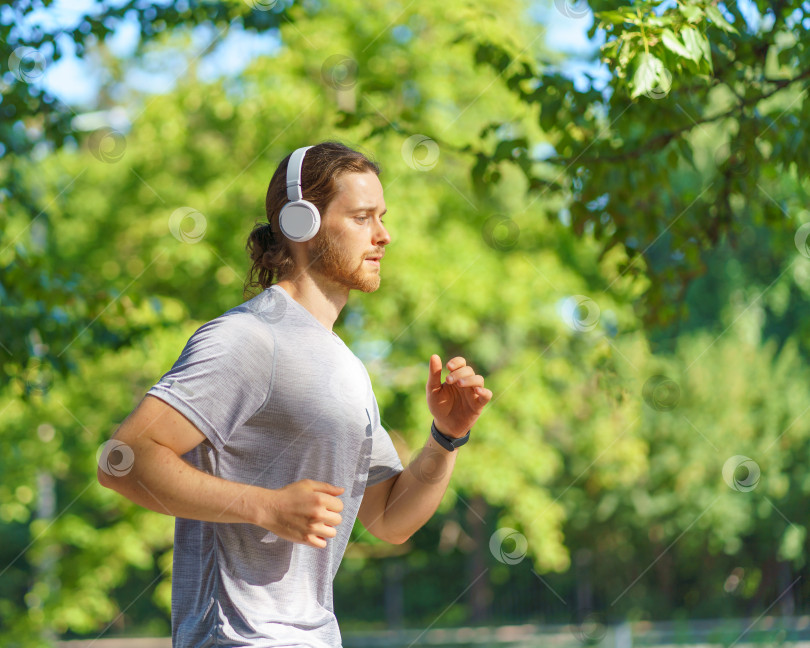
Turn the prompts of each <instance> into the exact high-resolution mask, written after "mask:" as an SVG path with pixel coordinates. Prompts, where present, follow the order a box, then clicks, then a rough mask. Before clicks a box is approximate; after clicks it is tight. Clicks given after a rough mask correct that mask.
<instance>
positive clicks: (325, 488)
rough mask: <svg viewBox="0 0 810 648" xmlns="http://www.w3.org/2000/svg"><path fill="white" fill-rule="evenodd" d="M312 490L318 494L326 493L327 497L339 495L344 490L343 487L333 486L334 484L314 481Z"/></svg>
mask: <svg viewBox="0 0 810 648" xmlns="http://www.w3.org/2000/svg"><path fill="white" fill-rule="evenodd" d="M312 488H313V490H315V491H317V492H319V493H327V494H329V495H340V494H341V493H342V492H343V491H344V490H346V489H345V488H344V487H343V486H335V485H334V484H330V483H328V482H321V481H314V482H313V486H312Z"/></svg>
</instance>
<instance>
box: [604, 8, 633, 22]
mask: <svg viewBox="0 0 810 648" xmlns="http://www.w3.org/2000/svg"><path fill="white" fill-rule="evenodd" d="M595 16H596V18H597V20H599V22H600V23H602V24H605V23H609V24H611V25H621V24H623V23H626V22H633V17H634V16H633V15H630V16H628V15H627V13H626V12H623V11H600V12H599V13H597V14H595Z"/></svg>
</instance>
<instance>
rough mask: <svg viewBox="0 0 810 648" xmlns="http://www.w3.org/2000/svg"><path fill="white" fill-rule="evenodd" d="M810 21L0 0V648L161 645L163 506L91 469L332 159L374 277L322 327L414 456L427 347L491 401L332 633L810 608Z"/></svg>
mask: <svg viewBox="0 0 810 648" xmlns="http://www.w3.org/2000/svg"><path fill="white" fill-rule="evenodd" d="M808 29H810V3H808V2H797V1H793V2H776V3H773V2H763V1H759V0H757V1H755V2H752V1H751V0H745V2H705V1H700V0H699V1H694V2H692V1H690V0H683V1H680V2H669V1H666V2H659V1H650V0H639V1H637V2H632V3H630V4H621V3H619V4H617V3H608V2H604V1H602V0H594V1H593V2H590V3H589V4H586V3H585V2H582V1H580V2H576V3H574V2H566V1H565V0H554V1H553V2H542V3H536V4H535V3H525V2H512V1H508V0H491V1H490V2H486V3H485V2H471V1H466V0H443V1H441V2H435V1H433V0H423V1H422V2H419V3H413V2H411V3H410V4H404V3H390V2H383V1H381V0H370V1H369V2H366V3H362V4H358V3H353V2H348V1H346V0H335V1H327V0H303V1H301V2H292V1H290V0H255V1H243V0H230V1H217V2H202V1H200V2H198V1H190V0H181V1H180V2H175V3H170V2H164V3H154V2H150V1H147V0H117V1H115V2H112V1H104V2H99V1H97V2H93V1H92V0H87V1H86V2H81V3H70V2H63V3H51V2H48V1H39V2H28V1H14V2H11V3H7V4H6V5H4V6H3V7H1V8H0V32H2V33H0V36H1V37H2V43H1V44H0V47H2V56H0V65H2V70H1V71H0V74H2V76H1V77H0V88H1V89H2V102H0V186H2V189H0V309H1V310H0V327H1V328H0V367H1V368H2V371H0V442H2V448H3V452H2V453H0V475H1V476H2V477H1V478H0V479H1V480H2V481H1V483H0V537H2V543H1V544H0V643H2V645H4V646H35V645H48V644H49V643H50V642H52V641H54V640H56V639H59V638H62V639H69V638H77V637H89V638H96V637H108V636H138V635H155V636H160V635H164V636H165V635H168V634H169V632H170V615H169V603H170V579H171V552H172V548H171V547H172V530H173V519H171V518H169V517H167V516H162V515H160V514H158V513H154V512H151V511H147V510H145V509H142V508H140V507H138V506H136V505H134V504H132V503H131V502H129V501H128V500H126V499H124V498H123V497H121V496H120V495H118V494H117V493H115V492H113V491H110V490H106V489H104V488H103V487H101V486H100V485H99V484H98V483H97V481H96V476H95V475H96V462H97V454H98V451H99V449H100V447H101V445H102V444H103V443H104V441H106V440H107V439H108V438H109V437H110V435H111V434H112V433H113V431H114V430H115V428H116V427H117V425H119V424H120V423H121V421H122V420H123V419H124V418H125V417H126V416H127V415H128V414H129V412H130V411H131V410H132V409H133V408H134V407H135V405H136V404H137V403H138V402H139V401H140V399H141V398H142V397H143V395H144V393H145V391H146V390H147V389H148V388H149V387H150V386H151V385H152V384H154V383H155V382H156V381H157V379H158V378H159V377H160V376H161V375H162V374H163V373H164V372H165V371H166V370H167V369H168V368H169V367H170V366H171V365H172V363H173V362H174V360H175V359H176V358H177V356H178V355H179V353H180V351H181V349H182V346H183V344H184V343H185V341H186V340H187V339H188V337H189V336H190V335H191V333H192V332H193V331H194V330H195V329H196V328H197V327H198V326H200V325H201V324H202V323H204V322H205V321H207V320H210V319H212V318H214V317H216V316H218V315H219V314H221V313H222V312H224V311H225V310H227V309H229V308H231V307H233V306H236V305H237V304H239V303H241V301H243V299H244V297H243V281H244V279H245V275H246V272H247V269H248V263H247V256H246V253H245V249H244V246H245V240H246V236H247V233H248V232H249V231H250V229H251V227H252V225H253V224H254V223H255V222H257V221H260V220H263V219H264V195H265V191H266V188H267V183H268V182H269V179H270V176H271V175H272V173H273V171H274V170H275V168H276V166H277V165H278V163H279V162H280V161H281V159H283V157H284V156H286V155H287V154H288V153H290V152H291V151H292V150H293V149H295V148H297V147H299V146H303V145H307V144H312V143H316V142H318V141H323V140H326V139H336V140H339V141H341V142H343V143H345V144H347V145H349V146H352V147H354V148H357V149H359V150H361V151H363V152H365V153H366V154H367V155H369V156H370V157H371V158H372V159H374V160H376V161H377V162H378V163H379V164H380V166H381V167H382V174H381V177H380V178H381V181H382V184H383V187H384V190H385V199H386V204H387V206H388V209H389V213H388V214H387V215H386V225H387V227H388V229H389V231H390V233H391V236H392V243H391V244H390V246H389V247H388V250H387V254H386V259H385V263H384V264H383V268H382V270H381V273H382V279H383V280H382V285H381V288H380V289H379V290H378V291H377V292H375V293H371V294H363V293H352V295H351V296H350V299H349V303H348V305H347V307H346V308H345V309H344V311H343V312H342V314H341V317H340V319H339V320H338V322H337V323H336V331H337V332H338V333H339V334H340V335H341V337H342V338H343V339H344V340H345V341H346V342H347V344H348V345H349V346H350V347H351V348H352V350H353V351H354V352H355V353H356V354H357V355H358V356H359V357H360V358H361V359H362V360H363V361H364V363H365V364H366V366H367V367H368V370H369V373H370V375H371V378H372V383H373V386H374V390H375V394H376V396H377V400H378V401H379V404H380V408H381V414H382V418H383V423H384V425H385V427H386V429H388V430H389V432H390V434H391V437H392V439H393V440H394V443H395V445H396V447H397V450H398V451H399V453H400V456H401V457H402V460H403V463H406V464H407V462H408V461H409V460H410V458H411V457H412V456H413V455H414V453H415V452H416V451H417V450H418V449H419V448H420V447H421V446H422V444H423V443H424V441H425V440H426V438H427V430H429V427H430V414H429V412H428V410H427V407H426V404H425V396H424V384H425V381H426V379H427V365H428V360H429V358H430V355H431V354H432V353H438V354H439V355H440V356H441V357H442V360H443V362H446V361H447V360H448V359H450V358H451V357H453V356H455V355H463V356H464V357H465V358H466V359H467V362H468V364H470V365H472V366H473V367H474V368H475V369H476V371H477V373H480V374H482V375H483V376H484V377H485V379H486V384H487V387H489V389H491V390H492V391H493V392H494V398H493V400H492V402H491V403H490V405H489V406H488V407H487V409H486V411H485V413H484V414H483V415H482V417H481V419H480V420H479V422H478V423H477V424H476V426H475V429H474V431H473V434H472V435H471V442H470V443H469V444H468V445H466V446H465V447H464V448H463V449H462V450H461V451H460V456H459V460H458V463H457V466H456V470H455V473H454V476H453V480H452V482H451V487H450V489H449V490H448V492H447V495H446V496H445V498H444V501H443V503H442V505H441V507H440V509H439V511H438V512H437V514H436V515H435V516H434V517H433V518H432V519H431V521H430V522H429V523H428V524H427V525H426V526H425V527H424V528H423V529H421V530H420V531H419V532H417V533H416V534H415V535H414V536H413V538H411V540H409V541H408V542H407V543H406V544H404V545H401V546H393V545H386V544H384V543H381V542H378V541H376V540H375V539H374V538H373V537H372V536H370V534H368V533H366V532H365V531H364V529H363V528H362V525H360V523H359V522H358V523H357V524H356V526H355V529H354V531H353V541H352V543H351V544H350V546H349V548H348V550H347V553H346V556H345V558H344V561H343V564H342V567H341V570H340V572H339V573H338V575H337V578H336V580H335V607H336V614H337V617H338V620H339V622H340V625H341V629H342V631H343V632H344V633H350V632H352V631H356V630H363V629H367V630H370V629H384V628H422V629H424V628H428V627H436V628H438V627H453V626H461V625H497V624H515V623H524V622H528V623H537V624H541V625H542V624H568V625H569V626H570V627H571V628H574V630H575V635H576V636H577V638H578V639H579V640H581V641H582V643H589V642H591V641H596V640H599V639H601V638H602V636H603V635H604V633H605V629H606V627H607V626H610V625H613V624H618V623H621V622H624V621H642V620H655V621H684V620H690V621H698V620H700V619H719V618H738V617H751V618H754V617H757V616H758V615H764V614H770V615H784V616H794V615H800V614H802V613H808V612H810V610H808V606H807V602H806V601H807V600H808V596H810V583H808V576H810V572H809V571H808V565H807V564H806V557H807V549H808V538H807V525H808V514H807V512H806V511H807V506H806V497H807V495H808V493H810V473H808V470H807V465H808V458H810V455H809V454H808V451H810V425H809V424H808V423H809V420H808V415H807V411H808V409H810V399H809V398H808V397H809V396H810V387H809V385H810V380H809V379H810V369H808V365H807V359H808V355H810V337H809V336H808V321H810V320H808V315H810V309H809V308H808V304H807V294H808V292H809V291H810V249H809V248H808V246H807V245H806V240H807V237H808V234H809V233H810V225H807V223H809V222H810V211H808V208H807V190H808V170H810V142H808V136H807V131H806V124H807V123H808V122H810V102H808V99H807V89H808V84H810V53H808V47H807V44H808V42H810V41H809V40H808ZM74 86H75V87H74ZM71 88H73V89H74V90H77V91H78V90H83V92H84V95H81V93H78V94H75V95H71V94H70V90H71ZM732 639H733V637H732Z"/></svg>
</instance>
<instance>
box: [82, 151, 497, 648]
mask: <svg viewBox="0 0 810 648" xmlns="http://www.w3.org/2000/svg"><path fill="white" fill-rule="evenodd" d="M288 167H289V169H288ZM379 173H380V169H379V167H378V166H377V165H376V164H375V163H374V162H372V161H370V160H369V159H368V158H367V157H365V156H364V155H362V154H361V153H359V152H357V151H354V150H352V149H350V148H348V147H346V146H344V145H342V144H340V143H337V142H322V143H320V144H318V145H315V146H311V147H304V148H302V149H298V150H296V151H295V152H293V153H292V154H290V155H288V156H287V157H286V158H285V159H284V160H283V161H282V162H281V164H280V165H279V167H278V168H277V169H276V171H275V173H274V174H273V177H272V179H271V181H270V186H269V188H268V191H267V200H266V211H267V220H268V222H267V223H264V224H261V225H257V226H256V227H255V228H254V229H253V231H252V232H251V233H250V236H249V238H248V243H247V248H248V250H249V252H250V256H251V260H252V262H253V266H252V268H251V271H250V275H249V277H248V282H247V284H248V286H255V287H258V288H260V289H261V292H259V294H257V295H256V296H255V297H253V298H251V299H249V300H247V301H246V302H244V303H243V304H241V305H240V306H236V307H235V308H232V309H231V310H229V311H227V312H226V313H224V314H223V315H221V316H219V317H217V318H215V319H213V320H211V321H210V322H208V323H206V324H204V325H203V326H201V327H200V328H199V329H198V330H197V331H196V332H195V333H194V334H193V335H192V336H191V338H190V339H189V340H188V342H187V344H186V346H185V348H184V349H183V351H182V353H181V355H180V357H179V358H178V360H177V361H176V362H175V364H174V366H173V367H172V368H171V369H170V370H169V371H168V372H167V373H166V374H165V375H164V376H163V377H162V378H161V379H160V381H159V382H158V383H157V384H156V385H154V386H153V387H152V388H151V389H150V390H149V391H148V393H147V394H146V396H145V397H144V399H143V400H142V401H141V402H140V404H139V405H138V406H137V407H136V408H135V410H134V411H133V412H132V413H131V414H130V415H129V417H127V419H126V420H125V421H124V422H123V424H122V425H121V426H120V428H119V429H118V430H117V431H116V433H115V435H114V438H113V439H114V440H113V441H110V442H108V443H107V444H105V447H104V451H103V452H102V453H101V457H100V460H99V470H98V478H99V481H100V482H101V484H103V485H104V486H106V487H108V488H112V489H114V490H116V491H117V492H119V493H121V494H122V495H124V496H126V497H127V498H129V499H131V500H132V501H133V502H135V503H137V504H139V505H141V506H144V507H147V508H149V509H152V510H154V511H158V512H160V513H165V514H168V515H172V516H175V517H176V521H175V536H174V563H173V574H172V641H173V645H174V646H175V647H176V648H185V647H195V648H203V647H208V646H261V647H262V648H269V647H276V646H278V647H280V646H287V647H290V646H307V647H310V648H338V647H339V646H341V637H340V631H339V628H338V623H337V619H336V618H335V615H334V611H333V603H332V581H333V579H334V577H335V573H336V572H337V569H338V566H339V565H340V562H341V559H342V557H343V554H344V551H345V549H346V546H347V543H348V540H349V535H350V533H351V530H352V526H353V525H354V521H355V519H356V518H359V519H360V521H361V522H362V524H363V526H364V527H365V528H366V530H367V531H368V532H369V533H371V534H373V535H374V536H376V537H377V538H380V539H381V540H384V541H387V542H390V543H394V544H401V543H403V542H405V541H406V540H407V539H408V538H409V537H410V536H411V535H413V533H415V532H416V531H417V530H418V529H419V528H420V527H421V526H422V525H424V524H425V522H427V521H428V519H430V517H431V516H432V515H433V513H434V512H435V511H436V508H437V507H438V505H439V503H440V501H441V499H442V496H443V495H444V493H445V490H446V488H447V485H448V482H449V481H450V476H451V474H452V470H453V467H454V464H455V461H456V455H457V452H456V447H458V446H460V445H462V444H463V443H464V442H465V441H466V440H467V438H468V437H469V431H470V429H471V428H472V427H473V424H474V423H475V422H476V420H477V419H478V417H479V416H480V414H481V411H482V409H483V408H484V406H485V405H486V404H487V403H488V402H489V401H490V400H491V398H492V392H491V391H490V390H488V389H486V388H485V387H484V379H483V378H482V377H481V376H479V375H476V373H475V371H474V370H473V369H472V367H470V366H468V365H467V363H466V361H465V359H464V358H463V357H455V358H452V359H451V360H449V361H448V362H447V365H446V368H447V370H448V372H449V374H448V375H447V377H446V380H445V381H444V382H442V379H441V375H442V360H441V358H440V356H438V355H436V354H434V355H432V356H431V357H430V360H429V363H428V379H427V385H426V396H427V405H428V409H429V410H430V413H431V414H432V415H433V419H434V422H433V426H432V427H431V430H430V431H429V432H428V431H427V430H426V431H425V432H426V442H425V445H424V448H422V450H421V451H420V454H419V455H418V457H417V458H416V459H415V460H414V461H412V462H411V464H410V465H408V467H407V468H404V469H403V466H402V463H401V462H400V460H399V458H398V456H397V453H396V451H395V449H394V446H393V444H392V442H391V439H390V437H389V436H388V433H387V432H386V430H385V429H384V428H383V427H382V425H381V423H380V413H379V409H378V406H377V400H376V398H375V396H374V392H373V390H372V387H371V382H370V379H369V375H368V372H367V371H366V369H365V367H364V365H363V363H362V362H361V361H360V360H359V359H358V358H357V356H355V355H354V353H352V351H351V350H350V349H349V348H348V347H347V346H346V345H345V344H344V343H343V341H342V340H341V339H340V337H339V336H338V335H337V334H336V333H334V332H333V331H332V326H333V325H334V323H335V321H336V320H337V317H338V315H339V314H340V311H341V309H342V308H343V307H344V305H345V304H346V301H347V298H348V295H349V291H350V290H361V291H363V292H374V291H375V290H377V289H378V288H379V286H380V265H381V263H380V260H381V259H382V258H383V255H384V254H385V251H386V246H387V245H388V244H389V243H390V242H391V237H390V235H389V233H388V231H387V229H386V227H385V225H384V224H383V219H382V217H383V214H385V212H386V210H387V208H386V206H385V202H384V199H383V189H382V185H381V184H380V181H379V178H378V176H379ZM285 206H286V207H287V209H286V210H285V211H284V212H283V214H282V208H284V207H285ZM280 215H283V218H282V219H281V221H280V220H279V216H280ZM116 452H117V453H118V454H116ZM122 454H127V455H128V456H129V458H130V460H131V467H129V463H130V462H128V464H127V465H128V469H127V470H114V469H111V466H112V467H114V466H115V465H116V463H117V462H118V463H120V456H121V455H122ZM116 457H119V459H116Z"/></svg>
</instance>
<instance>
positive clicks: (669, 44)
mask: <svg viewBox="0 0 810 648" xmlns="http://www.w3.org/2000/svg"><path fill="white" fill-rule="evenodd" d="M661 40H662V41H663V43H664V47H666V48H667V49H668V50H669V51H670V52H672V53H673V54H677V55H678V56H682V57H683V58H688V59H691V58H692V54H691V53H690V52H689V50H688V49H686V48H685V47H684V46H683V43H681V41H680V40H679V39H678V37H677V36H676V35H675V34H674V33H673V32H672V30H671V29H665V30H664V31H662V32H661ZM692 60H694V59H692Z"/></svg>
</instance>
